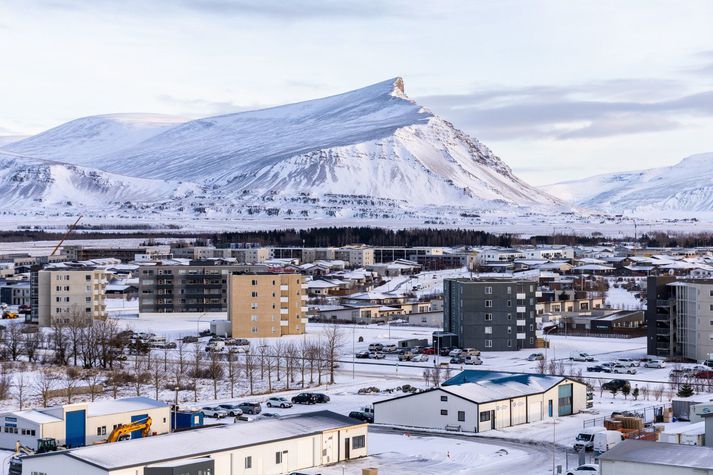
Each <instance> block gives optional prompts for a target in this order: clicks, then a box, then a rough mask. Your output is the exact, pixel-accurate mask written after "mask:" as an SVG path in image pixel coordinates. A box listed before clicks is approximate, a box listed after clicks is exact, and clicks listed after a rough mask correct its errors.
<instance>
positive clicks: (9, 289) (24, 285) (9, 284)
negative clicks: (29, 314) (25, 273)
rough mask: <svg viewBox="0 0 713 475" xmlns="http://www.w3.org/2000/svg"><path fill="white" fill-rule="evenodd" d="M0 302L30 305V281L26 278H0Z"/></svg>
mask: <svg viewBox="0 0 713 475" xmlns="http://www.w3.org/2000/svg"><path fill="white" fill-rule="evenodd" d="M0 302H2V303H6V304H8V305H29V304H30V282H29V281H26V280H19V281H17V280H16V281H13V280H8V281H2V280H0Z"/></svg>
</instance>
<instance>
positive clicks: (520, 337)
mask: <svg viewBox="0 0 713 475" xmlns="http://www.w3.org/2000/svg"><path fill="white" fill-rule="evenodd" d="M517 339H518V340H526V339H527V335H525V334H524V333H518V334H517Z"/></svg>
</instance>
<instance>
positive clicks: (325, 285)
mask: <svg viewBox="0 0 713 475" xmlns="http://www.w3.org/2000/svg"><path fill="white" fill-rule="evenodd" d="M335 287H339V284H338V283H334V282H330V281H327V280H310V281H309V282H307V288H308V289H332V288H335Z"/></svg>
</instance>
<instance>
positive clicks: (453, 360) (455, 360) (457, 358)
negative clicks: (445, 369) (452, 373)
mask: <svg viewBox="0 0 713 475" xmlns="http://www.w3.org/2000/svg"><path fill="white" fill-rule="evenodd" d="M450 362H451V364H463V363H465V358H461V357H460V356H454V357H453V358H451V361H450Z"/></svg>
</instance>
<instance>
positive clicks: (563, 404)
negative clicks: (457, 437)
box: [374, 370, 587, 432]
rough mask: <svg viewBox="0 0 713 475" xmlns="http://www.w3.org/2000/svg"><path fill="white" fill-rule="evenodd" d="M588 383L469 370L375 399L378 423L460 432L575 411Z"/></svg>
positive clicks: (582, 403) (581, 405)
mask: <svg viewBox="0 0 713 475" xmlns="http://www.w3.org/2000/svg"><path fill="white" fill-rule="evenodd" d="M586 406H587V387H586V385H584V384H582V383H580V382H578V381H574V380H571V379H569V378H565V377H562V376H546V375H539V374H519V373H506V372H499V371H475V370H466V371H463V372H461V373H460V374H458V375H457V376H455V377H453V378H451V379H449V380H448V381H446V382H444V383H443V384H442V385H441V386H439V387H437V388H433V389H429V390H426V391H422V392H419V393H414V394H409V395H406V396H399V397H395V398H392V399H387V400H385V401H377V402H375V403H374V422H376V423H378V424H386V425H395V426H407V427H419V428H428V429H437V430H451V431H458V432H486V431H489V430H493V429H502V428H504V427H510V426H516V425H519V424H527V423H530V422H537V421H540V420H543V419H550V418H553V417H561V416H568V415H570V414H576V413H578V412H580V411H581V410H583V409H585V408H586Z"/></svg>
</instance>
